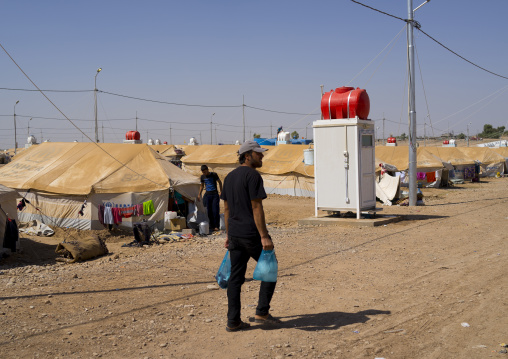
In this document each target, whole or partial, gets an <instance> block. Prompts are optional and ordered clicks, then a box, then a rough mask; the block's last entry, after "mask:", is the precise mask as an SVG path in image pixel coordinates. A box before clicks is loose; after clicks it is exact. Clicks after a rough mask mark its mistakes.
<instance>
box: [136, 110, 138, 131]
mask: <svg viewBox="0 0 508 359" xmlns="http://www.w3.org/2000/svg"><path fill="white" fill-rule="evenodd" d="M137 130H138V111H136V131H137Z"/></svg>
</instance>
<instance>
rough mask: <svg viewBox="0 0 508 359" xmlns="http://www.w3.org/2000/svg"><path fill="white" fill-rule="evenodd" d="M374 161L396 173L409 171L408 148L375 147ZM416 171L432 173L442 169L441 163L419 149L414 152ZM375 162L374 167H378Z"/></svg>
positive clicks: (424, 150)
mask: <svg viewBox="0 0 508 359" xmlns="http://www.w3.org/2000/svg"><path fill="white" fill-rule="evenodd" d="M376 161H378V162H379V161H380V162H379V163H383V164H389V165H392V166H394V167H396V168H397V170H398V171H407V170H408V169H409V147H408V146H393V147H392V146H376ZM416 161H417V164H416V166H417V171H418V172H432V171H437V170H440V169H442V168H443V162H442V161H441V160H440V159H439V158H437V157H436V156H434V155H433V154H432V153H430V152H429V151H427V150H426V148H425V147H420V148H418V149H417V151H416ZM379 163H377V162H376V165H377V166H379Z"/></svg>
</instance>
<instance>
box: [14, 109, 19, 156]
mask: <svg viewBox="0 0 508 359" xmlns="http://www.w3.org/2000/svg"><path fill="white" fill-rule="evenodd" d="M18 103H19V100H18V101H16V103H15V104H14V155H16V154H17V153H18V139H17V138H16V105H17V104H18Z"/></svg>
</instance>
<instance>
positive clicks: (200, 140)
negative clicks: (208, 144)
mask: <svg viewBox="0 0 508 359" xmlns="http://www.w3.org/2000/svg"><path fill="white" fill-rule="evenodd" d="M199 143H201V144H203V140H202V139H201V131H199Z"/></svg>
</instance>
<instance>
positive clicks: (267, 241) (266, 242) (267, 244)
mask: <svg viewBox="0 0 508 359" xmlns="http://www.w3.org/2000/svg"><path fill="white" fill-rule="evenodd" d="M261 244H262V245H263V249H264V250H265V251H269V250H272V249H273V242H272V238H271V237H270V236H266V237H261Z"/></svg>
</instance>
